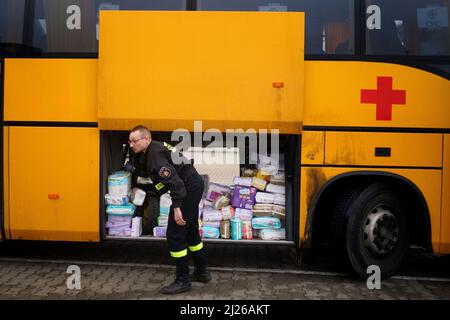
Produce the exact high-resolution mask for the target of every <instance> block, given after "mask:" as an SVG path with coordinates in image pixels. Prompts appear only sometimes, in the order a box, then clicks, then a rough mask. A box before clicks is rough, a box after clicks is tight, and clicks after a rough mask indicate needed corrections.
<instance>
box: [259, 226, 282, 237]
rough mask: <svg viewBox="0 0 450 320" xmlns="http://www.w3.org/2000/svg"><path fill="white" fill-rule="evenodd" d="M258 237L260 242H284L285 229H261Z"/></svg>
mask: <svg viewBox="0 0 450 320" xmlns="http://www.w3.org/2000/svg"><path fill="white" fill-rule="evenodd" d="M258 235H259V237H260V238H261V239H262V240H285V239H286V229H284V228H280V229H261V230H260V231H259V234H258Z"/></svg>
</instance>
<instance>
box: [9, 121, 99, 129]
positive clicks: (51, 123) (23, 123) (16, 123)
mask: <svg viewBox="0 0 450 320" xmlns="http://www.w3.org/2000/svg"><path fill="white" fill-rule="evenodd" d="M3 124H4V125H5V126H9V127H62V128H98V123H97V122H59V121H4V122H3Z"/></svg>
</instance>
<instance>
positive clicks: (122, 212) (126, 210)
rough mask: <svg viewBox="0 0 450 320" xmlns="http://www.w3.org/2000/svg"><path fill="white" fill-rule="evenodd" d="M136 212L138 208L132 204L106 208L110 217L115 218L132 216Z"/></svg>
mask: <svg viewBox="0 0 450 320" xmlns="http://www.w3.org/2000/svg"><path fill="white" fill-rule="evenodd" d="M135 210H136V207H135V206H134V204H132V203H129V204H126V205H122V206H115V205H109V206H106V213H107V214H108V215H115V216H132V215H133V214H134V211H135Z"/></svg>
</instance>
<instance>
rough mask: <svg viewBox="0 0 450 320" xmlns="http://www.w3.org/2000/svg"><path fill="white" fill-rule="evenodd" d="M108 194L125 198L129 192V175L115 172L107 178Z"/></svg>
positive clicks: (125, 172) (124, 172)
mask: <svg viewBox="0 0 450 320" xmlns="http://www.w3.org/2000/svg"><path fill="white" fill-rule="evenodd" d="M108 192H109V194H112V195H118V196H121V195H122V196H126V195H128V194H129V193H130V192H131V174H130V173H129V172H128V171H117V172H114V173H113V174H112V175H110V176H109V177H108Z"/></svg>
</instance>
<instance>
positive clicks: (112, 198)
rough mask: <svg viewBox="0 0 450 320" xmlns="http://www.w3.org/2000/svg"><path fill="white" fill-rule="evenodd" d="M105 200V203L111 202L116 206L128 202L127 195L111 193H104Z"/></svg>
mask: <svg viewBox="0 0 450 320" xmlns="http://www.w3.org/2000/svg"><path fill="white" fill-rule="evenodd" d="M105 201H106V204H112V205H116V206H120V205H124V204H128V203H129V201H128V195H126V196H121V195H119V196H118V195H113V194H109V193H107V194H105Z"/></svg>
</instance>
